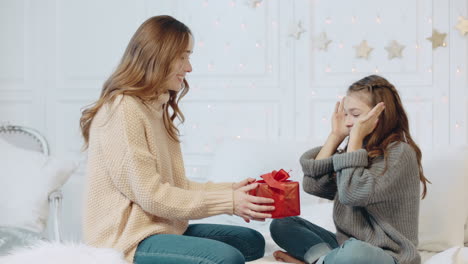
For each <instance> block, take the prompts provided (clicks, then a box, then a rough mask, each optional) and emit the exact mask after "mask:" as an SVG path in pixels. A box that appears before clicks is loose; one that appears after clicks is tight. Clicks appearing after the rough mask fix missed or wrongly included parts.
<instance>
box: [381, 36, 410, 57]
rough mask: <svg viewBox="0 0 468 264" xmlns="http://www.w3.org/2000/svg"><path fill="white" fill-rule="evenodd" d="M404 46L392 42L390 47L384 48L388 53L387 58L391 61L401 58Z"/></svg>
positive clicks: (394, 41)
mask: <svg viewBox="0 0 468 264" xmlns="http://www.w3.org/2000/svg"><path fill="white" fill-rule="evenodd" d="M404 48H405V46H403V45H400V44H399V43H398V42H397V41H396V40H392V42H391V43H390V45H388V46H387V47H385V49H386V50H387V52H388V58H389V59H390V60H391V59H393V58H401V57H402V56H403V55H402V54H401V53H402V51H403V49H404Z"/></svg>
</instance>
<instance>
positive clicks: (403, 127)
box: [270, 75, 428, 264]
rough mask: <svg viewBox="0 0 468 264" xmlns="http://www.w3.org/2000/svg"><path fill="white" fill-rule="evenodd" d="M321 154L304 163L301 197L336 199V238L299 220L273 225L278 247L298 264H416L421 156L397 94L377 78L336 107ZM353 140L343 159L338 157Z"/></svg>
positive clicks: (361, 85) (284, 257)
mask: <svg viewBox="0 0 468 264" xmlns="http://www.w3.org/2000/svg"><path fill="white" fill-rule="evenodd" d="M332 120H333V121H332V131H331V133H330V135H329V136H328V139H327V140H326V142H325V144H324V145H323V146H322V147H317V148H314V149H312V150H309V151H307V152H306V153H304V154H303V155H302V157H301V158H300V162H301V165H302V169H303V172H304V180H303V185H304V190H305V191H306V192H308V193H310V194H313V195H316V196H319V197H323V198H326V199H329V200H334V208H333V220H334V223H335V226H336V230H337V231H336V234H333V233H331V232H329V231H327V230H325V229H323V228H321V227H319V226H317V225H314V224H312V223H310V222H308V221H306V220H304V219H301V218H299V217H289V218H284V219H277V220H274V221H273V222H272V223H271V225H270V231H271V235H272V237H273V239H274V241H275V242H276V243H277V244H278V245H279V246H280V247H281V248H283V249H285V250H286V251H287V253H286V252H282V251H277V252H275V253H274V255H275V258H276V259H277V260H280V261H286V262H293V263H304V262H305V263H326V264H338V263H343V264H344V263H346V264H354V263H356V264H357V263H359V264H367V263H369V264H371V263H379V264H393V263H398V264H419V263H420V262H421V259H420V256H419V254H418V251H417V248H416V246H417V244H418V215H419V195H420V183H419V182H420V181H421V182H422V184H423V193H422V197H423V198H424V196H425V194H426V182H428V181H427V179H426V178H425V177H424V174H423V171H422V167H421V151H420V149H419V147H418V146H417V145H416V143H415V142H414V141H413V139H412V138H411V135H410V132H409V127H408V118H407V116H406V113H405V110H404V109H403V106H402V103H401V100H400V96H399V95H398V92H397V90H396V89H395V87H394V86H393V85H392V84H391V83H389V82H388V81H387V80H386V79H384V78H382V77H380V76H376V75H372V76H368V77H365V78H363V79H362V80H359V81H357V82H356V83H354V84H353V85H351V86H350V87H349V89H348V92H347V96H346V97H345V98H344V99H343V100H342V101H341V102H338V103H337V104H336V107H335V111H334V113H333V117H332ZM348 135H349V141H348V145H347V148H346V152H345V153H336V152H337V151H336V150H337V148H338V146H339V145H340V144H341V143H342V142H343V140H344V139H345V138H346V137H347V136H348Z"/></svg>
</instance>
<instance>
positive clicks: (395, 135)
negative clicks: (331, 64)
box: [347, 75, 430, 199]
mask: <svg viewBox="0 0 468 264" xmlns="http://www.w3.org/2000/svg"><path fill="white" fill-rule="evenodd" d="M355 93H357V95H358V97H359V98H361V99H362V100H363V101H364V102H366V103H367V104H368V105H369V106H370V107H371V108H373V107H374V106H376V105H377V104H378V103H379V102H384V104H385V110H384V111H383V112H382V114H381V115H380V117H379V123H378V124H377V127H376V128H375V130H374V131H373V132H372V133H371V134H369V135H368V136H367V137H366V138H365V139H364V141H365V142H366V150H367V152H368V153H369V154H368V155H369V158H371V159H372V158H375V157H378V156H382V155H383V156H384V157H385V158H387V157H388V155H387V153H388V152H387V151H388V150H387V147H388V145H389V144H390V143H392V142H397V141H402V142H406V143H408V144H409V145H410V146H411V147H412V148H413V149H414V151H415V152H416V158H417V161H418V166H419V179H420V181H421V183H422V184H423V192H422V198H423V199H424V197H425V196H426V193H427V183H430V181H428V180H427V179H426V177H425V176H424V173H423V168H422V165H421V157H422V154H421V149H420V148H419V147H418V145H417V144H416V143H415V142H414V140H413V138H412V137H411V134H410V131H409V122H408V117H407V115H406V112H405V109H404V108H403V104H402V102H401V99H400V96H399V94H398V91H397V90H396V89H395V87H394V86H393V85H392V84H391V83H390V82H389V81H387V80H386V79H385V78H383V77H380V76H377V75H370V76H367V77H365V78H363V79H361V80H359V81H357V82H355V83H353V84H352V85H351V86H350V87H349V88H348V91H347V94H348V95H350V94H355Z"/></svg>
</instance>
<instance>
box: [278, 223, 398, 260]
mask: <svg viewBox="0 0 468 264" xmlns="http://www.w3.org/2000/svg"><path fill="white" fill-rule="evenodd" d="M270 232H271V237H272V238H273V240H274V241H275V242H276V244H278V246H280V247H281V248H283V249H284V250H286V251H287V252H288V253H289V254H290V255H291V256H293V257H295V258H296V259H299V260H302V261H304V262H306V263H315V261H317V263H325V264H374V263H379V264H396V263H397V262H396V261H395V259H394V258H393V257H392V256H390V255H389V254H388V253H386V252H385V251H384V250H383V249H381V248H379V247H375V246H372V245H371V244H369V243H366V242H363V241H360V240H357V239H354V238H351V239H349V240H347V241H345V242H344V243H343V244H342V245H341V246H340V245H339V244H338V241H337V240H336V236H335V234H333V233H332V232H330V231H328V230H326V229H324V228H321V227H320V226H317V225H314V224H312V223H310V222H309V221H307V220H304V219H302V218H300V217H287V218H282V219H275V220H273V221H272V222H271V224H270Z"/></svg>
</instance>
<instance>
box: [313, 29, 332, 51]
mask: <svg viewBox="0 0 468 264" xmlns="http://www.w3.org/2000/svg"><path fill="white" fill-rule="evenodd" d="M315 41H316V46H317V48H318V49H320V50H328V45H329V44H330V43H331V42H332V41H331V40H330V39H328V37H327V33H325V32H322V33H321V34H320V35H319V36H318V37H317V39H316V40H315Z"/></svg>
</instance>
